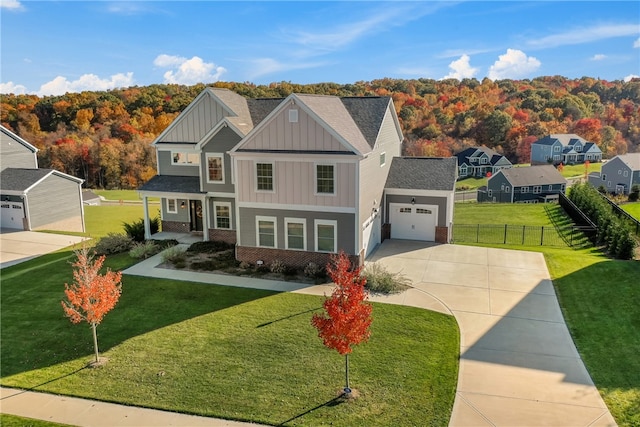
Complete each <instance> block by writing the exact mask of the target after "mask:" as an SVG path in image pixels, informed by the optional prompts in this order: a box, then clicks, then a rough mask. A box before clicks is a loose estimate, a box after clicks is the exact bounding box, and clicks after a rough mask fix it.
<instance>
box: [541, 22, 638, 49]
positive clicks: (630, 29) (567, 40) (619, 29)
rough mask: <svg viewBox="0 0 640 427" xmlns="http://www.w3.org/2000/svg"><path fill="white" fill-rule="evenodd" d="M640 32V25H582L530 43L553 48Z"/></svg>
mask: <svg viewBox="0 0 640 427" xmlns="http://www.w3.org/2000/svg"><path fill="white" fill-rule="evenodd" d="M639 33H640V25H638V24H626V25H596V26H594V27H580V28H576V29H573V30H569V31H566V32H564V33H558V34H552V35H550V36H546V37H542V38H540V39H537V40H530V41H529V43H528V45H529V46H531V47H534V48H551V47H557V46H566V45H572V44H582V43H589V42H593V41H597V40H604V39H609V38H613V37H623V36H633V35H636V34H639Z"/></svg>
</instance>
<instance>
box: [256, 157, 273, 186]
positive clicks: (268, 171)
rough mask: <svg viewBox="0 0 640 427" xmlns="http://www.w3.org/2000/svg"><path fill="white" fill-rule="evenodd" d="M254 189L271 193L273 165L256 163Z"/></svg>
mask: <svg viewBox="0 0 640 427" xmlns="http://www.w3.org/2000/svg"><path fill="white" fill-rule="evenodd" d="M256 189H257V190H258V191H273V163H256Z"/></svg>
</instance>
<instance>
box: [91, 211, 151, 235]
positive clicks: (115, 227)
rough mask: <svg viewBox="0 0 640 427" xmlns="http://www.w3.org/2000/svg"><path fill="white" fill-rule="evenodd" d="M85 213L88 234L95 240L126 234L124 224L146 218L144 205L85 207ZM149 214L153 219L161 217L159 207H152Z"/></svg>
mask: <svg viewBox="0 0 640 427" xmlns="http://www.w3.org/2000/svg"><path fill="white" fill-rule="evenodd" d="M84 212H85V227H86V230H87V234H88V235H89V236H91V237H93V238H98V237H104V236H106V235H107V234H109V233H124V230H123V228H122V223H123V222H127V223H131V222H133V221H136V220H139V219H140V218H143V217H144V210H143V208H142V205H122V206H121V205H102V206H85V208H84ZM149 214H150V215H151V217H154V216H159V215H160V214H159V208H158V206H157V205H154V206H151V207H150V209H149Z"/></svg>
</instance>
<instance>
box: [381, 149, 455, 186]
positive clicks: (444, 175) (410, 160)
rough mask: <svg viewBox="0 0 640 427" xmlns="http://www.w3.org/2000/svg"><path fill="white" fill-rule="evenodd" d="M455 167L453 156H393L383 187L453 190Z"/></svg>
mask: <svg viewBox="0 0 640 427" xmlns="http://www.w3.org/2000/svg"><path fill="white" fill-rule="evenodd" d="M457 167H458V162H457V159H456V158H455V157H446V158H442V157H394V158H393V160H392V162H391V166H390V168H389V176H388V177H387V183H386V185H385V188H402V189H407V190H443V191H453V190H454V189H455V185H456V177H457Z"/></svg>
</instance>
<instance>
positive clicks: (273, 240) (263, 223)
mask: <svg viewBox="0 0 640 427" xmlns="http://www.w3.org/2000/svg"><path fill="white" fill-rule="evenodd" d="M256 243H257V245H258V246H260V247H263V248H275V247H277V246H278V239H277V236H276V218H275V217H272V216H256Z"/></svg>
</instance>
